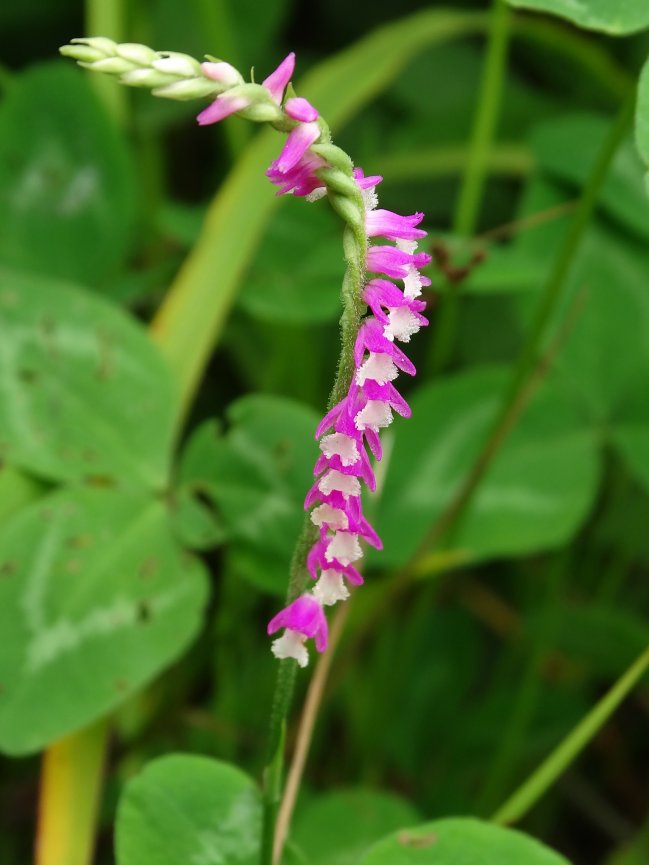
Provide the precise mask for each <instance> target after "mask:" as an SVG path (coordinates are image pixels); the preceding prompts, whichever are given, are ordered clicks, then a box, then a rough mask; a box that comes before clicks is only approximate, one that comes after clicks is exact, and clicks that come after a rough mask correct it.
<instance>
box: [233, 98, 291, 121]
mask: <svg viewBox="0 0 649 865" xmlns="http://www.w3.org/2000/svg"><path fill="white" fill-rule="evenodd" d="M239 115H240V116H241V117H245V118H246V120H252V121H253V122H254V123H273V122H274V121H275V120H278V119H279V118H280V117H281V116H282V109H281V108H280V107H279V105H275V103H274V102H270V101H269V102H258V103H257V104H256V105H250V106H249V107H248V108H244V109H243V110H242V111H240V112H239Z"/></svg>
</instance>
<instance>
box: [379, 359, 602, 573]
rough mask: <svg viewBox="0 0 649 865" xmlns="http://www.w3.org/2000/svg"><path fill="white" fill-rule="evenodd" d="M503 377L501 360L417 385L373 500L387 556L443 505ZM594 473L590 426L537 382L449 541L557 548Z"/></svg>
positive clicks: (483, 552)
mask: <svg viewBox="0 0 649 865" xmlns="http://www.w3.org/2000/svg"><path fill="white" fill-rule="evenodd" d="M507 381H508V373H507V371H506V370H504V369H498V368H494V369H477V370H472V371H469V372H465V373H462V374H459V375H456V376H454V377H452V378H450V379H448V380H445V381H442V382H440V383H439V384H432V385H427V386H424V387H423V388H420V389H419V390H418V391H417V392H416V394H415V396H414V397H413V399H412V400H411V406H412V410H413V416H412V419H411V420H409V421H408V422H407V423H399V421H397V426H396V437H395V445H394V450H393V452H392V455H391V458H390V469H389V472H388V476H387V480H386V484H385V489H384V491H383V494H382V496H381V500H380V502H379V507H378V520H377V530H378V532H379V534H380V535H381V537H382V538H383V543H384V550H383V552H382V553H381V560H382V561H383V562H384V563H385V564H386V565H388V566H395V565H398V564H400V563H403V562H404V561H406V560H407V559H408V557H409V556H410V555H412V553H413V552H414V551H415V549H416V547H417V545H418V544H419V543H420V541H421V540H422V539H423V537H424V535H425V534H426V531H427V530H428V529H429V528H430V527H431V526H432V524H433V523H434V522H435V520H436V519H438V518H439V516H440V515H441V513H442V512H443V511H444V509H445V508H446V507H447V506H448V504H449V502H450V500H451V498H452V496H453V495H454V494H455V492H456V491H457V489H458V487H459V485H460V484H461V482H462V481H463V480H464V478H465V477H466V475H467V473H468V471H469V469H470V467H471V466H472V464H473V461H474V460H475V458H476V457H477V454H478V452H479V450H480V448H481V445H482V443H483V442H484V440H485V436H486V434H487V431H488V429H489V428H490V425H491V423H492V421H493V418H494V417H495V414H496V412H497V411H498V408H499V405H500V401H501V399H502V393H503V391H504V388H505V385H506V383H507ZM597 480H598V459H597V453H596V450H595V441H594V437H593V435H592V434H591V432H590V431H589V430H588V428H587V427H586V426H585V425H584V423H583V422H582V421H581V420H580V418H579V417H578V416H577V414H576V413H575V411H574V409H572V408H571V406H570V404H569V403H568V402H567V401H566V400H565V399H563V398H562V397H561V396H560V395H559V394H557V393H556V392H555V391H554V390H553V389H551V388H550V387H547V386H546V387H543V388H542V390H541V391H540V392H539V393H538V394H537V395H536V396H535V398H534V399H533V401H532V403H531V405H529V406H528V408H527V409H526V410H525V412H524V414H523V416H522V418H521V419H520V420H519V422H518V424H517V426H516V427H515V429H514V430H513V432H511V433H510V435H509V437H508V438H507V439H506V441H505V443H504V444H503V446H502V447H501V448H500V450H499V452H498V453H497V455H496V457H495V459H494V460H493V462H492V463H491V466H490V468H489V469H488V471H487V474H486V476H485V477H484V479H483V481H482V483H481V484H480V487H479V489H478V491H477V493H476V495H475V497H474V499H473V502H472V504H471V506H470V507H469V509H468V512H467V513H466V514H465V516H464V518H463V519H462V521H461V524H460V527H459V530H458V533H457V535H456V536H454V538H453V547H454V548H457V549H461V550H463V551H464V552H466V554H467V555H468V556H469V557H470V558H473V559H486V558H489V557H493V556H497V555H516V554H522V553H530V552H536V551H537V550H542V549H547V548H552V547H556V546H558V545H560V544H561V543H564V542H565V541H566V540H567V539H568V538H570V537H571V536H572V534H573V533H574V532H575V531H576V530H577V528H578V527H579V526H580V525H581V522H582V521H583V519H584V518H585V516H586V514H587V513H588V510H589V508H590V506H591V504H592V500H593V495H594V493H595V490H596V485H597ZM377 562H378V559H377Z"/></svg>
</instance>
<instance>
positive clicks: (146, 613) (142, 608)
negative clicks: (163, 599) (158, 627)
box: [136, 599, 152, 625]
mask: <svg viewBox="0 0 649 865" xmlns="http://www.w3.org/2000/svg"><path fill="white" fill-rule="evenodd" d="M151 615H152V610H151V603H150V601H147V600H146V599H144V600H141V601H138V604H137V610H136V618H137V621H138V622H139V623H140V624H141V625H145V624H146V623H147V622H150V621H151Z"/></svg>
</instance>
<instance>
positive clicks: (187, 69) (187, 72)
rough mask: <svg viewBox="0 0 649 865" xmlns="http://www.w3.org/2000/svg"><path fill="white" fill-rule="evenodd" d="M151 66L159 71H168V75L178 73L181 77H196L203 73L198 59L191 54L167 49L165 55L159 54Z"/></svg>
mask: <svg viewBox="0 0 649 865" xmlns="http://www.w3.org/2000/svg"><path fill="white" fill-rule="evenodd" d="M151 66H153V68H154V69H156V70H157V71H158V72H166V73H167V74H168V75H177V76H179V77H181V78H194V77H195V76H196V75H200V74H201V66H200V63H199V62H198V61H197V60H194V58H193V57H190V56H189V54H180V53H179V52H177V51H165V52H164V55H163V56H161V55H160V54H158V56H157V59H156V60H154V61H153V62H152V63H151Z"/></svg>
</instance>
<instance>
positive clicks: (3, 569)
mask: <svg viewBox="0 0 649 865" xmlns="http://www.w3.org/2000/svg"><path fill="white" fill-rule="evenodd" d="M15 573H16V563H15V562H3V563H2V564H1V565H0V577H12V576H13V575H14V574H15Z"/></svg>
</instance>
